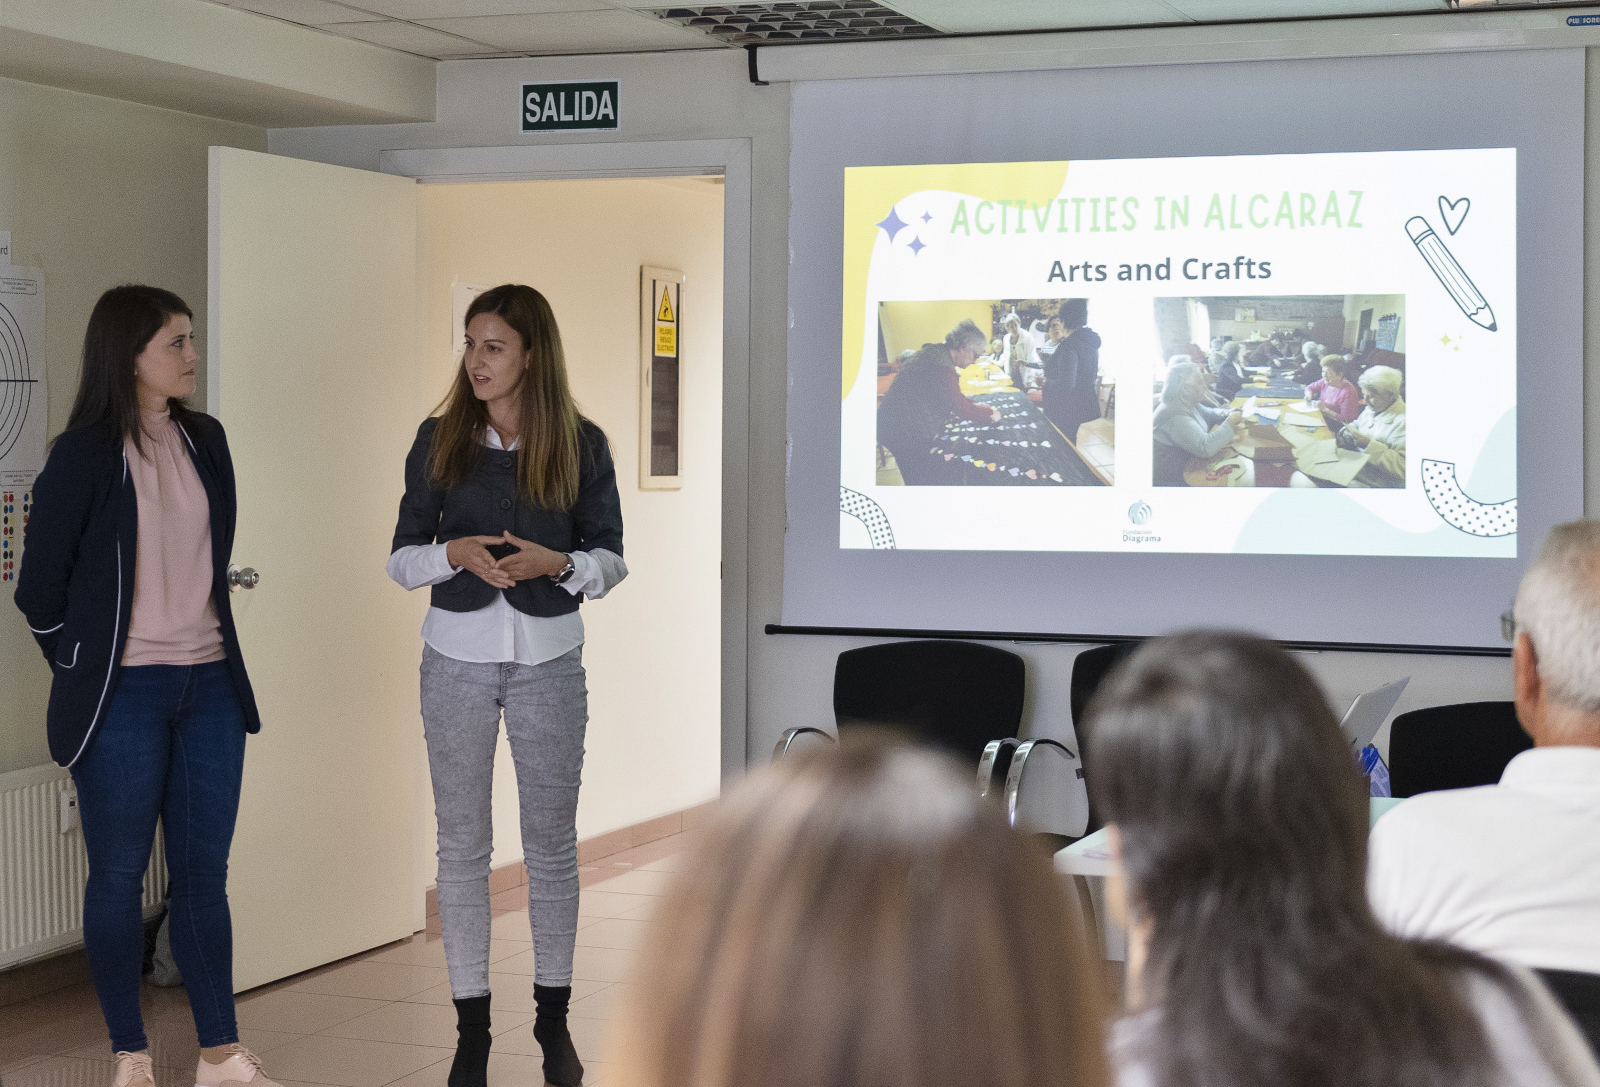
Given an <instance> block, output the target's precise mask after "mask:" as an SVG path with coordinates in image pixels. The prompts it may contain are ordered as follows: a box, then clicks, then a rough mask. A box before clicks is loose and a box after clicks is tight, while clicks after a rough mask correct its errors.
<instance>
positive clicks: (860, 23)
mask: <svg viewBox="0 0 1600 1087" xmlns="http://www.w3.org/2000/svg"><path fill="white" fill-rule="evenodd" d="M649 10H650V11H651V12H652V13H653V14H654V15H655V16H656V17H657V18H659V19H661V20H662V21H663V22H667V23H672V24H674V25H677V26H681V27H686V28H688V29H690V30H693V31H696V32H697V33H700V34H704V35H706V36H708V37H710V38H712V39H714V40H716V41H719V42H723V43H725V44H727V45H760V44H764V43H767V42H771V43H774V44H777V43H785V44H787V43H791V42H806V41H879V40H883V39H892V38H907V37H923V36H927V35H931V34H937V33H938V31H937V30H935V29H934V28H933V27H931V26H928V25H927V24H925V23H922V22H919V21H917V20H916V19H913V18H911V17H910V16H907V15H905V14H904V13H902V12H900V11H896V10H895V9H894V8H890V7H887V6H885V5H883V4H881V3H878V2H877V0H787V2H785V0H766V2H764V3H755V4H739V3H732V4H693V5H681V6H680V5H674V6H672V7H659V6H658V7H653V8H651V9H649Z"/></svg>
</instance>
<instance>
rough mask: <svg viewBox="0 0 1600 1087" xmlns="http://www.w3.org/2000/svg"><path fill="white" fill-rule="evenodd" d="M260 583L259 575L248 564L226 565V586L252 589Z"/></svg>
mask: <svg viewBox="0 0 1600 1087" xmlns="http://www.w3.org/2000/svg"><path fill="white" fill-rule="evenodd" d="M260 583H261V575H260V574H258V573H256V572H255V571H254V570H252V569H251V568H250V567H248V566H229V567H228V588H229V589H230V590H232V589H254V588H255V587H256V586H257V585H259V584H260Z"/></svg>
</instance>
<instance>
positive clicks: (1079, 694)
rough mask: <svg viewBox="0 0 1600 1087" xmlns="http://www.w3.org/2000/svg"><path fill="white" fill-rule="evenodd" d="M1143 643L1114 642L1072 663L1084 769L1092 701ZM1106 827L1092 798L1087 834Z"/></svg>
mask: <svg viewBox="0 0 1600 1087" xmlns="http://www.w3.org/2000/svg"><path fill="white" fill-rule="evenodd" d="M1140 644H1141V643H1140V642H1137V641H1133V642H1113V643H1112V644H1111V645H1097V646H1095V647H1094V648H1093V649H1085V650H1084V651H1083V652H1081V653H1079V654H1078V655H1077V656H1076V657H1074V658H1073V661H1072V690H1071V694H1070V696H1069V697H1070V701H1071V704H1072V728H1073V731H1074V732H1076V733H1077V736H1078V756H1079V761H1080V762H1081V763H1083V767H1084V768H1087V766H1088V763H1087V762H1085V761H1084V760H1085V759H1086V758H1087V752H1086V751H1085V750H1084V749H1085V748H1087V747H1088V746H1089V722H1088V716H1087V714H1086V713H1085V711H1086V710H1087V709H1088V707H1089V700H1090V699H1091V698H1093V697H1094V693H1095V692H1096V691H1098V690H1099V689H1100V684H1102V683H1103V682H1105V678H1106V676H1108V675H1110V674H1111V670H1112V669H1113V668H1115V667H1116V666H1117V665H1119V664H1121V663H1122V662H1123V661H1125V660H1127V659H1128V657H1130V656H1131V655H1132V654H1133V651H1134V650H1135V649H1138V648H1139V646H1140ZM1102 825H1103V824H1102V823H1101V822H1100V815H1099V813H1098V812H1096V811H1095V808H1094V797H1093V796H1092V795H1091V796H1090V797H1089V821H1088V824H1087V826H1086V828H1085V830H1084V833H1085V834H1093V833H1094V832H1095V831H1097V830H1099V829H1100V827H1101V826H1102Z"/></svg>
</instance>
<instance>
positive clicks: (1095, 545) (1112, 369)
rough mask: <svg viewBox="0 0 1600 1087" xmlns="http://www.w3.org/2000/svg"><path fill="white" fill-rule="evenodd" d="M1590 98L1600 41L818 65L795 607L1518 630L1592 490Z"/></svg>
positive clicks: (1147, 624)
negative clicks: (1586, 419) (1509, 622)
mask: <svg viewBox="0 0 1600 1087" xmlns="http://www.w3.org/2000/svg"><path fill="white" fill-rule="evenodd" d="M1534 103H1537V104H1538V108H1537V109H1534V108H1531V106H1532V104H1534ZM1582 103H1583V54H1582V51H1581V50H1576V49H1575V50H1571V51H1565V50H1562V51H1556V52H1552V51H1539V52H1533V51H1529V52H1500V53H1477V54H1456V55H1448V56H1418V57H1384V58H1355V59H1340V60H1311V61H1281V62H1280V61H1273V62H1256V63H1248V64H1235V63H1229V64H1196V65H1192V66H1185V67H1161V68H1124V69H1114V70H1105V69H1102V70H1093V71H1070V72H1037V73H1022V74H1005V75H978V76H971V75H961V76H928V77H918V78H903V79H882V80H871V79H866V80H846V81H830V82H817V83H802V84H798V85H796V86H795V87H794V98H793V108H792V118H791V124H792V154H791V199H792V210H791V220H790V241H791V246H792V249H793V259H792V262H791V265H790V273H789V297H790V308H791V326H790V334H789V377H790V381H789V400H788V431H789V442H790V460H789V470H788V475H787V502H788V532H787V535H786V539H785V555H784V595H783V622H784V624H786V625H789V626H806V627H831V628H867V629H899V630H906V629H910V630H932V631H971V632H985V631H989V632H1008V633H1021V634H1027V633H1034V634H1040V635H1084V636H1092V635H1105V636H1133V635H1148V634H1157V633H1161V632H1163V631H1166V630H1170V629H1174V628H1178V627H1183V626H1192V625H1196V624H1205V625H1232V626H1241V627H1245V628H1248V629H1252V630H1256V631H1259V632H1261V633H1264V634H1267V635H1269V636H1271V637H1275V638H1279V639H1282V640H1285V641H1295V642H1315V643H1325V644H1353V645H1380V646H1382V645H1387V646H1413V647H1415V646H1429V647H1442V648H1461V649H1469V650H1470V649H1480V650H1481V649H1493V648H1496V647H1503V645H1504V643H1502V642H1500V640H1499V636H1500V635H1499V623H1498V616H1499V614H1500V612H1501V611H1503V610H1504V609H1505V608H1506V607H1507V606H1508V604H1509V602H1510V600H1511V597H1512V595H1513V594H1514V592H1515V588H1516V584H1517V581H1518V579H1519V577H1520V573H1521V570H1522V569H1523V567H1524V565H1525V563H1526V562H1527V560H1528V558H1529V557H1530V555H1531V553H1532V552H1533V550H1534V549H1535V548H1536V547H1537V544H1538V541H1539V540H1540V539H1541V538H1542V536H1543V534H1544V532H1545V531H1546V530H1547V529H1548V527H1549V526H1550V525H1552V524H1554V523H1557V522H1559V521H1562V520H1567V519H1570V518H1573V517H1577V516H1580V515H1581V509H1582V402H1581V401H1582V343H1581V339H1582V321H1581V308H1580V307H1581V304H1582V293H1581V292H1582V249H1581V235H1582V207H1583V203H1582V201H1583V192H1582V178H1583V174H1582V146H1583V104H1582ZM1520 403H1526V404H1527V405H1528V407H1527V410H1526V411H1524V412H1522V413H1521V414H1520V416H1519V412H1518V405H1519V404H1520ZM1519 419H1520V421H1521V423H1522V425H1521V426H1519V425H1518V423H1519Z"/></svg>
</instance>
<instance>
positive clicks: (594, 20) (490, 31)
mask: <svg viewBox="0 0 1600 1087" xmlns="http://www.w3.org/2000/svg"><path fill="white" fill-rule="evenodd" d="M427 25H428V26H431V27H436V28H437V29H439V30H447V31H449V32H450V33H452V34H460V35H462V36H464V37H469V38H472V39H473V40H475V41H481V42H487V43H488V44H489V46H490V47H491V48H494V49H504V50H515V51H517V52H519V53H531V54H535V55H546V56H551V55H558V54H562V53H632V52H639V51H641V50H650V49H705V48H707V47H709V46H710V45H711V44H712V43H711V42H709V41H707V40H706V38H705V37H703V36H702V35H700V34H696V33H693V32H691V31H688V30H685V29H683V28H682V27H680V26H676V25H674V24H672V23H668V22H665V21H663V20H660V19H656V18H654V17H651V16H647V15H645V14H644V13H641V12H634V11H618V10H616V9H615V8H613V9H610V10H608V11H582V12H568V13H562V14H551V15H491V16H481V17H478V18H468V19H429V20H427Z"/></svg>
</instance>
